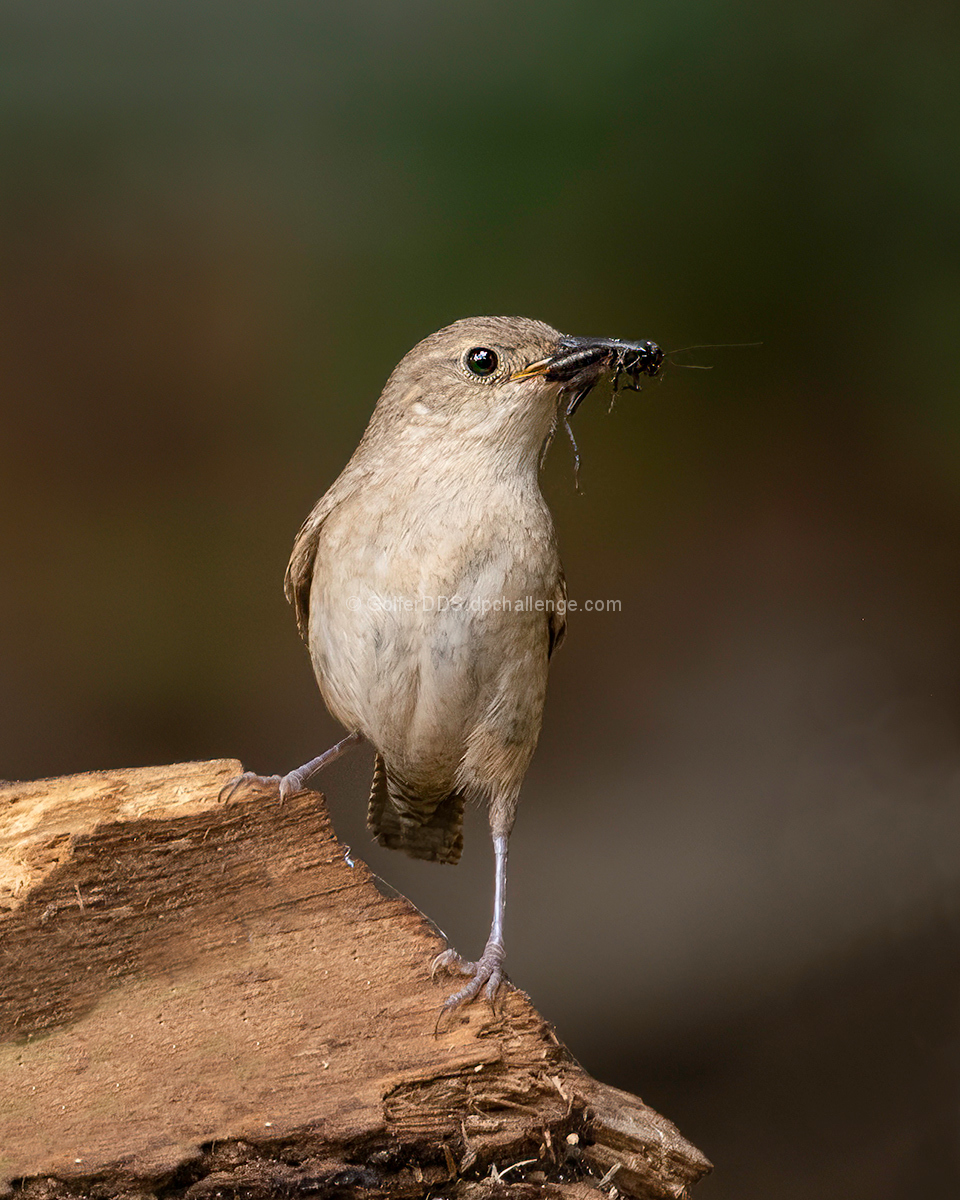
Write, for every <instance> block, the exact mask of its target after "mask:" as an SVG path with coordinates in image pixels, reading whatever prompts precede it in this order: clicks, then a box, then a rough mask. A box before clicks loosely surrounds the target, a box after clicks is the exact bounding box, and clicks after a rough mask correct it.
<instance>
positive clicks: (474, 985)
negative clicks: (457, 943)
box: [431, 834, 507, 1011]
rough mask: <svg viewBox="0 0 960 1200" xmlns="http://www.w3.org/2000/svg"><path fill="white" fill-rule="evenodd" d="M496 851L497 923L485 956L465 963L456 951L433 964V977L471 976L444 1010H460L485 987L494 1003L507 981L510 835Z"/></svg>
mask: <svg viewBox="0 0 960 1200" xmlns="http://www.w3.org/2000/svg"><path fill="white" fill-rule="evenodd" d="M493 851H494V854H495V856H496V876H495V879H496V882H495V886H494V894H493V924H492V925H491V926H490V936H489V937H488V938H487V944H486V946H484V948H483V953H482V954H481V955H480V957H479V958H478V959H477V961H476V962H465V961H464V960H463V959H462V958H461V957H460V955H459V954H457V952H456V950H445V951H444V952H443V953H442V954H439V955H437V957H436V958H435V959H434V961H433V968H432V971H431V974H434V975H435V974H436V973H437V971H450V972H452V973H456V974H460V975H469V976H470V977H471V979H470V982H469V983H468V984H467V986H466V987H465V988H463V989H461V990H460V991H459V992H456V993H454V995H452V996H450V997H449V999H448V1000H447V1001H446V1003H445V1004H444V1006H443V1007H444V1011H449V1010H450V1009H451V1008H457V1007H458V1006H459V1005H461V1004H465V1003H467V1002H468V1001H469V1000H473V999H474V997H476V996H478V995H479V994H480V990H481V988H482V989H483V994H484V996H486V998H487V999H488V1000H489V1001H490V1003H491V1004H493V1002H494V1000H495V999H496V995H497V990H498V989H499V987H500V984H501V983H502V982H503V959H504V949H503V915H504V912H505V911H506V906H507V837H506V834H499V835H497V834H495V835H494V838H493Z"/></svg>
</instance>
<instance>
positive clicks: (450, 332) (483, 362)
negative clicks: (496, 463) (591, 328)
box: [371, 317, 663, 458]
mask: <svg viewBox="0 0 960 1200" xmlns="http://www.w3.org/2000/svg"><path fill="white" fill-rule="evenodd" d="M662 359H663V355H662V352H661V351H660V350H659V348H658V347H657V346H656V345H655V344H654V343H653V342H619V341H616V340H615V339H610V338H576V337H568V336H566V335H564V334H561V333H559V332H558V331H557V330H556V329H552V328H551V327H550V326H549V325H546V324H544V322H542V321H535V320H531V319H530V318H528V317H468V318H466V319H464V320H461V321H455V322H454V323H453V324H452V325H447V326H446V327H445V328H443V329H440V330H438V331H437V332H436V333H433V334H431V335H430V336H429V337H427V338H424V340H423V341H422V342H420V343H418V344H417V345H416V346H414V348H413V349H412V350H411V351H410V352H409V353H408V354H407V355H406V356H405V357H404V358H403V359H401V361H400V363H399V364H398V365H397V367H396V369H395V370H394V372H393V374H392V375H391V376H390V379H389V380H388V381H387V385H386V387H385V388H384V390H383V395H382V396H381V398H380V402H379V404H378V405H377V410H376V413H375V414H374V420H373V422H372V423H371V425H372V427H377V428H379V429H381V430H383V431H384V432H386V431H387V430H389V431H390V432H391V433H392V434H393V435H396V433H397V432H402V433H405V434H406V435H407V436H409V437H412V438H422V437H425V436H429V435H435V436H437V437H439V436H440V435H441V434H442V435H443V444H444V445H449V446H451V447H452V446H454V445H456V446H466V445H475V446H477V447H480V448H482V447H488V448H490V449H491V450H492V451H493V452H494V453H496V455H497V457H498V458H499V457H501V456H503V455H506V456H508V457H515V456H517V457H521V458H529V457H530V456H533V457H534V458H536V457H537V456H539V453H540V448H541V446H542V445H543V443H544V440H545V439H546V438H547V437H548V436H549V435H550V433H551V431H552V430H553V429H554V428H555V426H556V423H557V419H558V416H559V415H561V414H564V413H568V412H572V411H573V409H575V408H576V407H577V405H578V404H579V403H580V401H581V400H582V399H583V397H584V396H585V395H586V394H587V392H589V391H590V389H591V388H593V387H594V386H595V384H596V383H597V382H598V381H599V380H600V379H601V378H602V377H603V375H604V374H613V373H616V374H617V376H619V375H620V374H623V373H626V374H627V375H628V376H629V377H630V378H631V379H633V381H634V382H636V377H637V375H638V374H641V373H642V374H647V375H655V374H657V372H658V371H659V367H660V362H661V361H662Z"/></svg>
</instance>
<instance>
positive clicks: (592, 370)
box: [547, 337, 666, 417]
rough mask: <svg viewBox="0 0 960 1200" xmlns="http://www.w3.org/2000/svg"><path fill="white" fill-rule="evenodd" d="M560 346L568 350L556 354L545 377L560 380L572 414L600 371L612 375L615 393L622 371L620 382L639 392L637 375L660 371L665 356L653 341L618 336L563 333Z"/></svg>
mask: <svg viewBox="0 0 960 1200" xmlns="http://www.w3.org/2000/svg"><path fill="white" fill-rule="evenodd" d="M560 346H561V347H562V350H564V351H567V353H562V354H561V355H558V357H557V358H556V360H555V361H554V363H553V365H552V366H551V368H550V370H549V371H547V378H548V379H559V380H562V381H563V390H564V391H565V392H568V393H569V394H570V400H569V402H568V403H567V409H566V415H567V417H572V416H573V414H574V413H575V412H576V411H577V409H578V408H579V407H580V405H581V403H582V402H583V400H584V398H585V397H586V396H587V395H588V394H589V393H590V392H591V391H592V390H593V388H594V387H595V386H596V384H597V382H598V381H599V379H600V377H601V376H602V375H606V374H611V375H612V379H611V383H612V385H613V390H614V392H615V393H616V392H618V391H619V390H620V386H621V384H620V380H621V379H622V377H623V376H624V375H625V376H626V377H627V379H628V381H629V382H628V383H626V384H624V385H623V386H624V387H625V389H626V390H627V391H632V392H639V391H640V376H641V375H648V376H650V378H653V377H654V376H656V375H659V374H660V367H661V365H662V363H663V360H664V358H665V357H666V356H665V355H664V353H663V351H662V350H661V349H660V347H659V346H658V345H657V343H656V342H622V341H621V340H620V339H619V338H577V337H565V338H562V339H561V341H560Z"/></svg>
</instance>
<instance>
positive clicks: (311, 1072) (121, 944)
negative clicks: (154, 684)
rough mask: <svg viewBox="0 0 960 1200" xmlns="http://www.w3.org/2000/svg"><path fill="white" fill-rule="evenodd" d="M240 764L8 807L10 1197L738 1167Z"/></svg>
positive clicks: (180, 1193) (438, 1182) (2, 814)
mask: <svg viewBox="0 0 960 1200" xmlns="http://www.w3.org/2000/svg"><path fill="white" fill-rule="evenodd" d="M240 770H241V766H240V764H239V763H238V762H234V761H231V760H221V761H217V762H207V763H186V764H177V765H174V766H168V767H153V768H143V769H136V770H124V771H103V772H94V773H92V774H89V775H77V776H72V777H67V778H62V779H50V780H41V781H39V782H35V783H26V784H20V783H8V784H0V1195H9V1194H11V1193H12V1192H13V1191H14V1190H16V1191H17V1193H18V1194H21V1192H22V1194H24V1195H26V1196H28V1197H31V1196H32V1197H37V1198H39V1197H44V1198H45V1200H54V1198H59V1197H61V1196H62V1197H68V1196H69V1197H77V1196H83V1197H87V1196H90V1197H120V1196H124V1197H128V1198H130V1200H133V1198H134V1197H137V1198H140V1200H143V1198H145V1197H151V1196H154V1197H163V1198H172V1197H188V1198H190V1200H199V1198H200V1197H211V1198H212V1197H216V1196H222V1197H244V1198H249V1200H253V1198H255V1197H267V1196H270V1197H274V1196H279V1195H314V1196H346V1195H350V1196H370V1197H381V1196H382V1197H421V1196H422V1197H428V1196H429V1197H434V1198H439V1197H444V1198H445V1200H450V1198H452V1197H461V1196H462V1197H467V1196H472V1197H477V1198H478V1200H480V1198H482V1197H486V1196H490V1197H494V1196H503V1197H506V1196H516V1197H518V1198H527V1197H530V1198H532V1197H561V1196H568V1197H571V1198H572V1197H578V1198H580V1200H586V1198H587V1197H590V1196H599V1195H601V1194H605V1195H608V1196H609V1195H614V1194H617V1193H619V1194H620V1195H628V1196H635V1197H668V1196H669V1197H683V1196H685V1195H686V1193H687V1189H688V1188H689V1187H690V1185H691V1184H693V1183H694V1182H695V1181H696V1180H697V1179H698V1178H700V1176H701V1175H703V1174H704V1173H705V1172H706V1171H708V1170H709V1169H710V1164H709V1163H708V1162H707V1160H706V1159H705V1158H704V1157H703V1155H701V1154H700V1153H699V1151H697V1150H696V1149H695V1148H694V1147H693V1146H691V1145H690V1144H689V1143H687V1142H686V1141H684V1139H683V1138H682V1137H681V1136H680V1134H679V1133H678V1131H677V1130H676V1129H675V1128H674V1126H673V1125H671V1124H670V1122H669V1121H667V1120H665V1119H664V1118H663V1117H661V1116H659V1115H658V1114H657V1113H655V1112H653V1111H652V1110H651V1109H649V1108H647V1107H646V1105H644V1104H643V1103H642V1101H640V1100H638V1099H637V1098H635V1097H633V1096H629V1095H627V1094H626V1093H624V1092H620V1091H617V1090H615V1089H613V1088H609V1087H606V1086H604V1085H603V1084H600V1083H597V1082H596V1081H595V1080H593V1079H591V1078H590V1077H589V1076H588V1075H587V1074H586V1073H585V1072H584V1071H583V1070H582V1069H581V1068H580V1067H579V1066H578V1065H577V1063H576V1062H575V1061H574V1059H573V1058H572V1056H571V1055H570V1053H569V1052H568V1051H567V1050H566V1048H565V1047H564V1046H562V1045H561V1044H560V1043H559V1042H558V1040H557V1038H556V1037H555V1035H554V1034H553V1032H552V1030H551V1029H550V1027H549V1025H547V1024H546V1022H545V1021H544V1020H543V1019H542V1018H541V1017H540V1016H539V1015H538V1014H537V1012H536V1011H535V1010H534V1009H533V1007H532V1006H531V1004H530V1002H529V1000H528V999H527V997H526V996H525V995H524V994H523V993H522V992H520V991H517V990H515V989H513V988H510V987H506V988H505V989H504V991H505V992H506V994H505V996H503V999H502V1002H501V1003H500V1005H499V1011H498V1012H497V1013H494V1012H492V1011H491V1008H490V1006H489V1005H488V1004H487V1003H485V1002H476V1003H474V1004H472V1005H469V1006H467V1007H465V1008H463V1009H461V1010H457V1011H455V1012H454V1013H451V1014H448V1015H445V1016H444V1017H443V1018H442V1020H441V1021H440V1023H439V1027H438V1029H437V1032H436V1033H435V1027H436V1026H437V1017H438V1014H439V1012H440V1006H441V1003H442V1001H443V998H444V996H445V995H446V990H448V986H449V981H444V982H442V983H441V982H438V983H433V982H432V981H431V979H430V963H431V960H432V959H433V957H434V956H435V955H436V954H437V953H439V952H440V951H441V950H442V949H443V948H444V946H443V943H442V940H441V939H440V938H439V937H438V935H437V933H436V931H435V930H434V929H433V928H432V927H431V926H430V924H429V923H428V922H427V921H426V919H425V918H424V917H423V916H422V914H421V913H419V912H418V911H417V909H416V908H414V906H413V905H412V904H410V903H409V901H407V900H405V899H403V898H402V897H398V896H396V895H393V894H391V895H385V894H383V892H382V891H381V890H380V889H379V888H378V880H377V878H376V876H374V875H373V874H372V873H371V872H370V871H369V870H368V868H367V867H366V866H365V865H364V864H363V863H362V862H360V861H359V860H358V859H355V858H351V857H349V856H348V854H347V852H346V851H345V848H344V847H343V846H342V845H341V844H340V843H339V842H338V841H337V839H336V837H335V835H334V833H333V830H332V828H331V825H330V822H329V819H328V816H327V812H326V806H325V804H324V802H323V798H322V796H320V795H319V794H318V793H315V792H304V793H301V794H299V795H297V796H294V797H292V798H291V799H290V800H288V801H287V802H286V803H285V804H283V805H280V803H279V801H278V798H277V794H276V792H275V791H274V792H273V793H270V794H268V793H264V792H256V791H252V790H251V789H247V790H245V791H244V792H242V793H241V794H240V795H239V796H238V798H237V799H236V800H235V801H233V802H231V803H229V804H220V803H219V802H218V793H219V791H220V788H221V787H222V786H223V784H224V783H225V782H226V781H227V780H228V779H230V778H231V777H232V776H235V775H237V774H239V773H240Z"/></svg>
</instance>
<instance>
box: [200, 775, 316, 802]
mask: <svg viewBox="0 0 960 1200" xmlns="http://www.w3.org/2000/svg"><path fill="white" fill-rule="evenodd" d="M247 787H254V788H257V789H260V790H263V791H270V792H272V791H273V790H274V789H275V788H276V789H278V790H279V792H280V801H281V803H282V802H283V801H284V800H286V798H287V797H288V796H292V795H293V793H294V792H299V791H302V790H303V784H302V783H301V782H300V779H299V775H298V773H297V772H296V771H291V772H290V773H289V774H288V775H258V774H257V773H256V772H255V771H244V773H243V774H242V775H236V776H234V778H233V779H230V780H228V782H227V783H225V784H224V785H223V787H222V788H221V789H220V795H219V797H218V800H219V801H220V803H221V804H229V803H230V801H231V800H232V799H233V798H234V796H235V795H236V794H237V792H238V791H241V790H242V789H243V788H247Z"/></svg>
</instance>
